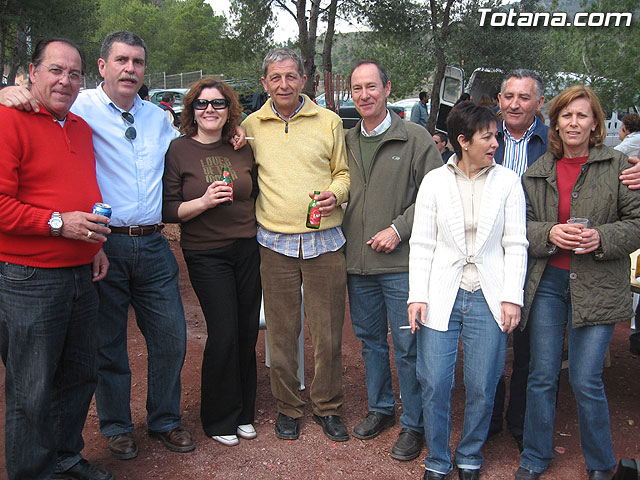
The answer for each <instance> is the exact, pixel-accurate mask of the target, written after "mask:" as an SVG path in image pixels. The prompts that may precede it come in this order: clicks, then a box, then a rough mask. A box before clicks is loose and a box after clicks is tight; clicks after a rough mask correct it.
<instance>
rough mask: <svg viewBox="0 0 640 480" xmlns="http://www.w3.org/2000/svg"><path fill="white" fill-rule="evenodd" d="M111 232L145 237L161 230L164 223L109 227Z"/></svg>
mask: <svg viewBox="0 0 640 480" xmlns="http://www.w3.org/2000/svg"><path fill="white" fill-rule="evenodd" d="M109 228H110V229H111V233H117V234H119V235H129V236H130V237H145V236H147V235H151V234H153V233H156V232H161V231H162V229H163V228H164V225H161V224H157V225H131V226H130V227H109Z"/></svg>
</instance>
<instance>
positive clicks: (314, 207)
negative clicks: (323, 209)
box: [307, 190, 322, 230]
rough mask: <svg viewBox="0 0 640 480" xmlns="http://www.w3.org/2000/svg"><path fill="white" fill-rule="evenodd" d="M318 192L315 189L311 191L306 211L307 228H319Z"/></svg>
mask: <svg viewBox="0 0 640 480" xmlns="http://www.w3.org/2000/svg"><path fill="white" fill-rule="evenodd" d="M318 195H320V192H319V191H317V190H315V191H314V192H313V198H312V199H311V201H310V202H309V210H308V211H307V228H314V229H316V230H317V229H318V228H320V219H321V218H322V217H321V216H320V208H319V207H318V202H317V197H318Z"/></svg>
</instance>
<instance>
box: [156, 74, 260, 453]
mask: <svg viewBox="0 0 640 480" xmlns="http://www.w3.org/2000/svg"><path fill="white" fill-rule="evenodd" d="M183 104H184V110H183V111H182V117H181V125H182V126H181V132H182V133H183V136H181V137H179V138H177V139H175V140H174V141H173V142H172V143H171V146H170V147H169V150H168V151H167V156H166V162H165V172H164V206H163V217H164V220H165V221H166V222H176V223H180V232H181V238H180V246H181V247H182V251H183V254H184V258H185V261H186V263H187V268H188V270H189V278H190V280H191V285H192V286H193V289H194V291H195V292H196V295H197V296H198V300H199V301H200V306H201V307H202V311H203V313H204V317H205V320H206V322H207V334H208V337H207V343H206V345H205V349H204V358H203V360H202V389H201V405H200V418H201V420H202V426H203V429H204V431H205V433H206V434H207V436H209V437H211V438H213V439H214V440H216V441H218V442H220V443H222V444H223V445H226V446H232V445H237V444H238V436H240V437H242V438H246V439H251V438H255V436H256V431H255V429H254V427H253V425H252V424H253V421H254V406H255V398H256V354H255V345H256V340H257V337H258V322H259V314H260V299H261V287H260V255H259V253H258V244H257V242H256V217H255V198H256V195H257V183H256V167H255V162H254V159H253V153H252V151H251V148H250V147H249V146H248V145H247V146H245V147H243V148H241V149H239V150H234V149H233V147H232V145H231V144H230V143H229V140H230V138H231V137H232V136H233V134H234V133H235V130H236V126H237V124H238V120H239V119H240V112H241V107H240V103H239V101H238V97H237V95H236V93H235V92H234V91H233V89H232V88H231V87H230V86H229V85H227V84H226V83H224V82H219V81H217V80H214V79H212V78H205V79H202V80H200V81H198V82H196V83H195V84H194V85H193V86H192V87H191V89H190V90H189V92H188V93H187V94H186V96H185V97H184V100H183ZM225 167H226V169H228V171H229V174H230V178H231V180H232V181H233V184H232V185H233V186H229V185H227V183H226V182H224V181H223V177H222V174H223V169H224V168H225Z"/></svg>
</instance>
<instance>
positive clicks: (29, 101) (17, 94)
mask: <svg viewBox="0 0 640 480" xmlns="http://www.w3.org/2000/svg"><path fill="white" fill-rule="evenodd" d="M0 105H4V106H5V107H10V108H16V109H18V110H24V111H25V112H30V111H31V110H35V111H36V112H39V111H40V107H38V102H37V101H36V99H35V98H34V97H33V95H32V94H31V92H30V91H29V90H28V89H27V88H25V87H20V86H11V87H5V88H3V89H2V90H0Z"/></svg>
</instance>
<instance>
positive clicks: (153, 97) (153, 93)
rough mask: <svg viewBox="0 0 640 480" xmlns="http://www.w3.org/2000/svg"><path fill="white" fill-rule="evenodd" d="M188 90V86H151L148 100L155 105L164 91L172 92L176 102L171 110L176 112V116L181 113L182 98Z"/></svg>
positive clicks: (160, 99)
mask: <svg viewBox="0 0 640 480" xmlns="http://www.w3.org/2000/svg"><path fill="white" fill-rule="evenodd" d="M188 91H189V89H188V88H152V89H151V90H149V100H150V101H151V102H153V103H155V104H156V105H158V104H159V103H160V102H161V101H162V96H163V95H164V94H165V93H166V92H170V93H173V95H174V97H175V99H176V103H174V105H173V111H174V112H176V114H177V115H178V116H180V114H181V113H182V109H183V108H184V107H183V106H182V99H183V98H184V96H185V95H186V94H187V92H188Z"/></svg>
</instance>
